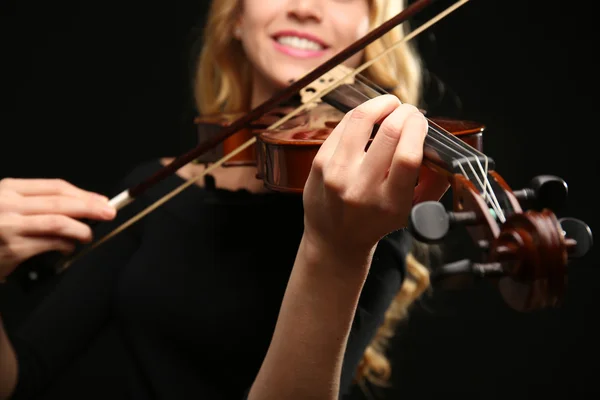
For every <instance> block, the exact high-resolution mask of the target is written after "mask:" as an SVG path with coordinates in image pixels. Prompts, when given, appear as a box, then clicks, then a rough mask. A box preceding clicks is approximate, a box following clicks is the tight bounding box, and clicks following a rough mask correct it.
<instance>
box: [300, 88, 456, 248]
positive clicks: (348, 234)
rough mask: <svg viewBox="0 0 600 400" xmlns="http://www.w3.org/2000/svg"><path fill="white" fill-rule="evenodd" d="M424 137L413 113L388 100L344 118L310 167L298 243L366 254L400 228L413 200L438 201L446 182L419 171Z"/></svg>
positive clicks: (424, 125)
mask: <svg viewBox="0 0 600 400" xmlns="http://www.w3.org/2000/svg"><path fill="white" fill-rule="evenodd" d="M376 123H380V128H379V131H378V132H377V135H375V138H374V139H373V142H372V143H371V145H370V147H369V149H368V151H366V152H365V147H366V145H367V143H368V140H369V137H370V135H371V132H372V130H373V127H374V125H375V124H376ZM427 129H428V124H427V120H426V119H425V117H424V116H423V114H422V113H421V112H420V111H419V110H418V109H417V108H416V107H414V106H412V105H409V104H401V103H400V101H399V100H398V99H397V98H396V97H395V96H392V95H383V96H379V97H377V98H374V99H371V100H368V101H367V102H365V103H363V104H361V105H360V106H358V107H356V108H355V109H354V110H352V111H349V112H348V113H347V114H346V115H345V116H344V118H343V119H342V121H341V122H340V123H339V124H338V126H337V127H336V128H335V129H334V130H333V132H332V133H331V135H330V136H329V137H328V138H327V140H326V141H325V142H324V144H323V145H322V146H321V148H320V150H319V152H318V154H317V156H316V157H315V159H314V162H313V166H312V169H311V172H310V175H309V178H308V180H307V183H306V186H305V189H304V208H305V235H308V236H309V238H310V239H311V241H312V242H318V243H322V244H326V246H328V247H330V246H333V248H334V249H344V251H345V252H350V253H353V252H355V251H357V252H359V253H360V252H370V251H371V250H372V249H373V248H374V247H375V245H376V244H377V242H378V241H379V240H380V239H381V238H382V237H384V236H385V235H387V234H388V233H390V232H393V231H395V230H398V229H401V228H403V227H405V226H406V222H407V218H408V214H409V212H410V209H411V207H412V205H413V201H414V199H418V200H419V201H424V200H432V199H435V200H437V199H439V198H440V197H441V196H442V195H443V194H444V192H445V191H446V190H447V188H448V180H447V178H445V177H442V176H440V175H436V174H434V173H431V171H426V169H425V168H423V170H422V171H421V163H422V159H423V145H424V140H425V136H426V134H427ZM420 174H421V175H420ZM419 175H420V176H419ZM417 178H419V185H417V186H415V184H416V183H417ZM330 248H331V247H330Z"/></svg>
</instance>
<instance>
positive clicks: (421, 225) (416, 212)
mask: <svg viewBox="0 0 600 400" xmlns="http://www.w3.org/2000/svg"><path fill="white" fill-rule="evenodd" d="M476 222H477V215H476V214H475V212H472V211H466V212H448V211H446V209H445V208H444V205H443V204H442V203H440V202H438V201H425V202H423V203H419V204H417V205H415V206H414V207H413V208H412V210H411V211H410V216H409V220H408V230H409V232H410V233H411V234H412V235H413V236H414V237H415V239H417V240H419V241H421V242H425V243H435V242H438V241H440V240H442V239H443V238H444V237H445V236H446V234H447V233H448V231H449V230H450V228H451V227H452V226H454V225H456V224H464V225H472V224H474V223H476Z"/></svg>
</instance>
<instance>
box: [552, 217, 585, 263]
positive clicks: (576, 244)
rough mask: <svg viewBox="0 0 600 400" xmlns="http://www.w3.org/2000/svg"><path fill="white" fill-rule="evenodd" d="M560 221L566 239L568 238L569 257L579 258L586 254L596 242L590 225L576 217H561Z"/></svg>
mask: <svg viewBox="0 0 600 400" xmlns="http://www.w3.org/2000/svg"><path fill="white" fill-rule="evenodd" d="M558 222H559V223H560V226H561V228H562V230H563V232H564V233H563V234H564V236H565V239H567V245H568V250H569V259H577V258H581V257H583V256H584V255H586V254H587V252H588V251H590V249H591V248H592V246H593V244H594V237H593V235H592V230H591V229H590V227H589V226H588V225H587V224H586V223H585V222H583V221H581V220H578V219H576V218H561V219H559V220H558Z"/></svg>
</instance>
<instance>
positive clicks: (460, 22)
mask: <svg viewBox="0 0 600 400" xmlns="http://www.w3.org/2000/svg"><path fill="white" fill-rule="evenodd" d="M593 3H594V2H587V3H585V4H584V2H558V1H533V0H531V1H525V0H520V1H514V2H509V1H499V0H486V1H484V0H478V1H477V0H475V1H471V2H470V3H468V4H467V5H465V6H464V7H462V8H461V9H459V10H458V11H456V12H455V13H453V14H452V15H450V16H449V17H447V18H446V19H445V20H443V21H441V22H439V23H438V24H436V25H435V26H434V27H433V28H431V29H430V30H428V31H427V32H426V33H424V34H422V35H421V36H420V37H419V38H418V45H419V49H420V51H421V53H422V55H423V58H424V62H425V65H426V67H427V68H428V70H429V71H430V73H431V77H432V79H433V80H432V81H431V82H432V83H431V84H430V85H429V86H428V96H427V99H428V104H427V105H426V107H427V108H428V110H429V111H430V115H433V116H435V115H449V116H452V117H456V118H461V119H470V120H475V121H479V122H481V123H483V124H485V125H486V127H487V129H486V132H485V139H484V149H485V151H486V153H487V154H489V155H490V156H492V157H493V158H494V159H495V160H496V163H497V170H498V171H499V173H500V174H501V175H502V176H503V177H504V178H505V179H506V180H507V182H508V183H509V184H510V185H511V186H512V187H513V188H514V189H518V188H521V187H523V186H525V185H526V184H527V183H528V181H529V180H530V179H531V178H532V177H533V176H535V175H539V174H554V175H559V176H561V177H562V178H564V179H565V180H566V181H567V182H568V183H569V190H570V196H569V209H568V211H569V215H571V216H574V217H577V218H580V219H583V220H585V221H586V222H587V223H588V224H589V225H590V226H591V228H592V230H594V228H595V227H596V226H598V224H599V221H598V218H597V216H596V213H594V211H593V210H594V208H593V206H594V205H595V203H596V201H595V199H594V197H593V195H592V193H593V192H595V190H594V189H595V188H594V186H595V184H596V183H597V179H596V178H597V177H596V175H595V174H596V173H597V157H598V155H597V152H596V149H595V148H594V143H595V140H594V139H595V137H594V136H595V135H596V134H597V130H596V126H597V125H596V123H595V121H594V116H595V112H596V109H595V105H596V104H595V101H594V100H595V98H596V97H597V94H596V86H597V85H596V83H595V82H596V80H597V67H596V64H595V63H594V62H593V61H592V59H593V55H594V48H595V47H594V41H593V39H594V37H593V36H592V33H593V31H594V23H595V22H594V21H593V13H592V11H591V7H592V4H593ZM444 4H447V3H444ZM205 10H206V4H204V2H202V1H190V0H176V1H171V2H156V3H152V2H148V1H139V0H129V1H114V0H107V1H104V2H89V1H75V0H68V1H67V0H65V1H61V2H47V1H39V0H37V1H28V2H25V1H12V0H11V1H3V2H2V3H0V34H1V46H2V47H1V48H0V60H1V64H0V68H1V74H0V85H1V86H0V99H2V102H1V103H0V104H1V107H0V133H1V135H2V145H1V146H0V177H6V176H13V177H61V178H65V179H67V180H69V181H70V182H72V183H74V184H76V185H79V186H82V187H84V188H87V189H90V190H96V191H99V192H108V191H109V190H110V188H111V187H112V186H113V184H114V183H115V182H116V181H117V180H118V179H119V178H120V177H122V176H123V175H124V174H125V173H127V172H128V171H129V170H130V169H131V168H132V167H133V166H135V165H136V164H138V163H139V162H141V161H145V160H148V159H152V158H155V157H160V156H176V155H178V154H181V153H182V152H184V151H186V150H188V149H189V148H191V147H193V146H194V144H195V143H196V138H195V134H194V130H193V126H192V123H191V121H192V118H193V115H194V112H193V106H192V100H191V92H190V84H189V75H190V63H191V54H192V50H191V49H192V47H193V44H194V42H195V40H196V38H197V29H198V27H199V26H201V23H202V19H203V16H204V13H205ZM434 10H437V9H435V8H432V9H431V10H429V11H428V12H426V13H425V14H423V15H421V16H419V17H418V18H417V19H416V20H417V21H419V22H422V21H423V20H425V19H427V18H428V17H430V16H432V15H433V12H434ZM440 82H441V83H440ZM440 85H443V92H441V91H440V90H439V88H440ZM436 88H437V89H436ZM440 94H443V96H442V97H440V96H439V95H440ZM596 254H597V251H594V250H593V251H592V253H591V254H589V255H588V256H587V257H586V258H585V259H584V260H581V261H579V262H577V263H575V264H573V265H572V267H571V269H570V271H569V290H568V295H567V298H566V301H565V304H564V305H563V307H562V308H560V309H557V310H548V311H541V312H534V313H529V314H521V313H516V312H513V311H511V310H510V309H508V308H507V307H505V306H504V304H503V303H502V301H501V299H500V298H499V296H498V295H497V293H495V292H494V291H492V290H490V289H489V288H488V287H487V286H485V285H475V286H474V287H473V288H470V289H467V290H463V291H460V292H443V291H436V292H435V293H434V296H432V297H430V298H428V299H426V300H425V301H424V303H423V304H422V305H420V306H418V307H416V308H415V310H414V311H413V313H412V315H411V318H410V322H411V323H410V324H408V325H406V326H403V327H402V328H401V329H400V331H399V335H398V337H397V339H395V341H394V342H393V362H394V366H395V369H394V379H393V382H392V387H391V388H390V389H388V390H387V391H376V393H375V394H376V395H379V396H384V395H385V396H388V397H385V398H390V399H399V398H420V399H434V398H435V399H439V398H443V397H445V395H447V394H453V395H454V394H460V395H461V397H462V398H486V399H495V398H498V399H499V398H505V397H508V396H510V398H516V399H525V398H535V399H537V398H541V399H544V398H563V397H564V396H571V398H587V397H588V396H589V395H590V394H591V393H592V392H596V393H597V392H598V389H597V388H596V386H597V385H596V380H595V379H596V372H597V370H598V368H597V363H598V355H599V354H600V353H599V351H598V350H599V346H598V345H597V340H596V335H597V334H598V329H597V328H594V327H593V326H594V325H595V322H596V314H597V307H598V305H599V304H600V302H598V300H597V299H596V297H595V292H596V291H597V289H598V288H599V287H600V285H599V284H598V278H599V276H600V275H599V273H598V271H597V263H598V261H597V256H596ZM47 289H48V288H47V287H41V288H39V289H37V290H34V291H33V292H31V293H24V292H22V291H20V289H19V288H16V287H6V288H4V291H3V292H2V296H0V298H1V299H2V302H1V303H0V309H1V310H2V313H3V316H4V319H5V322H6V324H7V325H8V326H9V327H11V326H13V325H16V324H18V322H19V321H20V320H21V318H23V317H24V316H25V315H26V314H27V312H28V310H29V309H30V308H31V307H32V306H33V305H34V304H35V303H36V302H37V301H38V300H39V298H40V297H41V296H42V295H43V294H44V293H45V291H46V290H47ZM112 345H113V344H112V342H111V341H110V334H107V338H106V339H103V341H102V340H101V341H100V342H99V344H98V346H97V349H96V350H92V351H91V352H90V354H88V355H86V357H84V359H82V361H81V362H80V363H78V364H77V366H76V368H80V367H81V368H86V369H82V370H79V371H75V369H76V368H74V369H73V371H71V372H70V373H69V374H67V376H66V378H65V379H64V381H63V382H60V383H59V384H58V387H59V388H60V389H57V393H58V392H60V391H62V393H63V395H62V398H68V395H67V393H70V392H75V391H76V390H75V389H76V388H80V387H85V388H86V389H85V390H87V392H84V393H83V395H82V394H81V393H79V397H78V398H88V399H92V398H101V397H102V396H105V395H108V394H110V393H111V389H110V382H107V381H106V379H113V378H114V377H115V376H116V375H117V372H115V371H117V369H115V365H116V364H118V358H117V359H115V358H114V357H112V356H110V355H109V354H110V352H108V351H107V349H110V348H111V346H112ZM115 357H116V355H115ZM199 362H201V360H199ZM232 362H235V360H232ZM355 397H356V398H357V399H358V398H362V395H360V393H358V392H357V394H356V396H355Z"/></svg>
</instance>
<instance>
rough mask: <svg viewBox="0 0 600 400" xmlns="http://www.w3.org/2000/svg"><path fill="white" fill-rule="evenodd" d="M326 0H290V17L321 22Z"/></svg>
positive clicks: (301, 20)
mask: <svg viewBox="0 0 600 400" xmlns="http://www.w3.org/2000/svg"><path fill="white" fill-rule="evenodd" d="M323 2H324V0H290V1H289V2H288V12H287V14H288V17H289V18H293V19H295V20H298V21H300V22H307V21H314V22H321V19H322V18H323V7H324V5H323Z"/></svg>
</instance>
